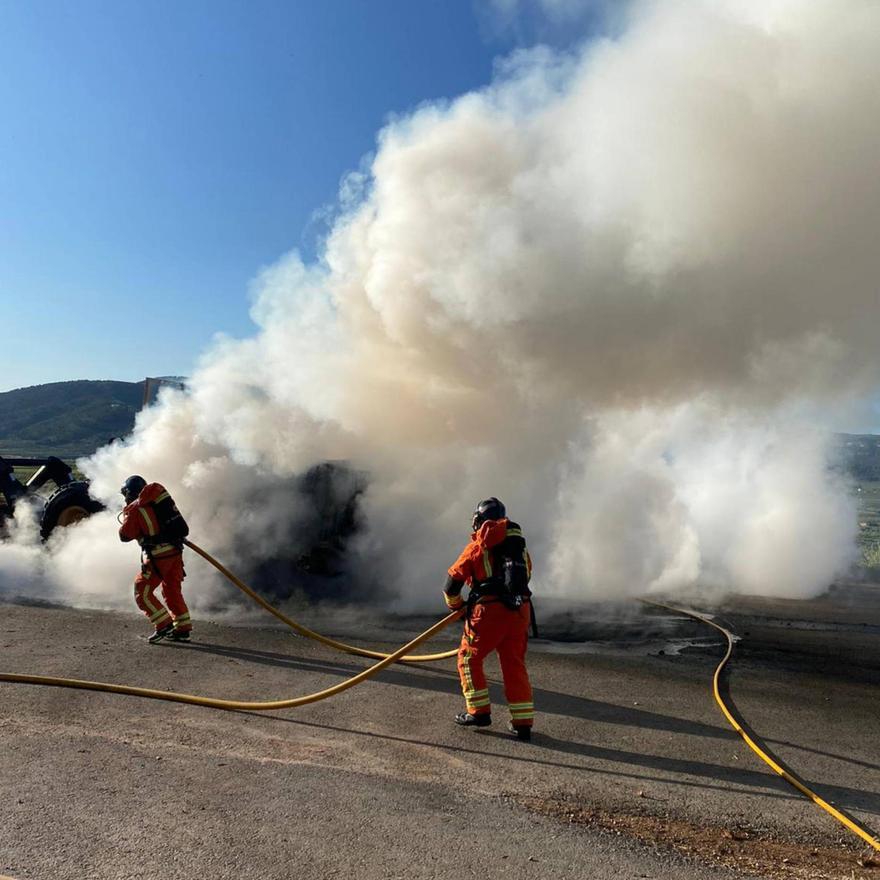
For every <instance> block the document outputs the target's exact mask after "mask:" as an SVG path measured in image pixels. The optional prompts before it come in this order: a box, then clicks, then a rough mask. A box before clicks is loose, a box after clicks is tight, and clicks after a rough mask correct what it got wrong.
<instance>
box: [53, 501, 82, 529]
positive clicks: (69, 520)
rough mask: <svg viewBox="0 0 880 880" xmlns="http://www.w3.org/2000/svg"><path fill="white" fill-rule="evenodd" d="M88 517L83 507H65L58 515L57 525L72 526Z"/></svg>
mask: <svg viewBox="0 0 880 880" xmlns="http://www.w3.org/2000/svg"><path fill="white" fill-rule="evenodd" d="M88 515H89V512H88V511H87V510H86V509H85V508H84V507H79V506H78V505H73V506H71V507H66V508H65V509H64V510H62V511H61V513H60V514H59V515H58V525H59V526H70V525H73V523H76V522H79V521H80V520H81V519H86V517H88Z"/></svg>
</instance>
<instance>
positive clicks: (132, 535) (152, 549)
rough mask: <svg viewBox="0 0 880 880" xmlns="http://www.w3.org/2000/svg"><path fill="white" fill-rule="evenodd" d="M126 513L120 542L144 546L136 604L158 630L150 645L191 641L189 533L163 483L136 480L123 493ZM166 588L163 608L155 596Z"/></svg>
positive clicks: (136, 588) (131, 480) (135, 585)
mask: <svg viewBox="0 0 880 880" xmlns="http://www.w3.org/2000/svg"><path fill="white" fill-rule="evenodd" d="M120 492H121V493H122V497H123V498H124V499H125V509H124V510H123V511H122V513H121V515H120V523H121V525H120V527H119V540H120V541H126V542H127V541H137V542H138V544H140V546H141V571H140V574H138V576H137V577H136V578H135V579H134V600H135V602H136V603H137V606H138V608H140V609H141V611H143V612H144V614H145V615H146V616H147V618H148V619H149V621H150V623H152V624H153V626H154V627H155V631H154V632H153V634H152V635H151V636H150V637H149V638H148V639H147V641H148V642H150V644H156V642H161V641H162V639H165V638H170V639H172V640H173V641H178V642H186V641H189V637H190V633H191V632H192V622H191V621H190V616H189V609H188V608H187V607H186V602H185V601H184V599H183V593H182V585H183V579H184V577H186V572H185V571H184V570H183V539H184V538H185V537H186V536H187V535H188V534H189V527H188V526H187V524H186V521H185V520H184V518H183V517H182V516H181V515H180V511H179V510H178V509H177V505H175V503H174V500H173V499H172V498H171V496H170V495H169V494H168V492H167V491H166V489H165V487H164V486H162V485H160V484H159V483H149V484H148V483H147V481H146V480H145V479H144V478H143V477H139V476H137V475H134V476H131V477H129V478H128V479H127V480H126V481H125V483H124V484H123V486H122V488H121V489H120ZM160 584H161V585H162V595H163V597H164V598H165V604H166V605H167V606H168V607H167V608H166V607H165V605H163V604H162V603H161V602H160V601H159V599H158V598H156V596H154V591H155V589H156V587H158V586H159V585H160Z"/></svg>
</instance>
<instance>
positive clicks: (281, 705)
mask: <svg viewBox="0 0 880 880" xmlns="http://www.w3.org/2000/svg"><path fill="white" fill-rule="evenodd" d="M460 617H461V613H460V612H458V611H453V612H452V614H447V615H446V617H444V618H443V619H442V620H440V621H438V622H437V623H435V624H434V625H433V626H432V627H431V628H430V629H427V630H425V631H424V632H423V633H422V634H421V635H420V636H416V637H415V638H414V639H413V640H412V641H411V642H407V644H405V645H404V646H403V647H402V648H398V650H396V651H395V652H394V653H393V654H388V655H387V656H386V657H385V659H384V660H380V661H379V662H378V663H375V664H373V665H372V666H370V667H368V668H367V669H365V670H364V671H363V672H359V673H358V674H357V675H355V676H353V677H352V678H349V679H347V680H346V681H343V682H340V683H339V684H335V685H333V687H329V688H326V689H325V690H323V691H317V692H316V693H314V694H307V695H306V696H304V697H293V698H292V699H289V700H266V701H265V702H249V701H246V700H219V699H215V698H213V697H199V696H196V695H194V694H177V693H173V692H171V691H157V690H152V689H151V688H140V687H130V686H129V685H122V684H110V683H108V682H104V681H81V680H80V679H77V678H54V677H51V676H48V675H24V674H21V673H17V672H0V681H11V682H18V683H20V684H44V685H50V686H52V687H66V688H80V689H82V690H87V691H105V692H107V693H111V694H130V695H131V696H134V697H147V698H148V699H151V700H168V701H169V702H172V703H190V704H192V705H194V706H210V707H211V708H213V709H229V710H242V709H244V710H249V711H254V712H263V711H267V710H269V709H294V708H296V707H297V706H305V705H306V704H307V703H315V702H317V701H318V700H324V699H326V698H327V697H332V696H335V695H336V694H339V693H342V691H345V690H348V689H349V688H350V687H354V686H355V685H356V684H360V683H361V682H362V681H366V679H368V678H371V677H372V676H374V675H375V674H376V673H377V672H380V671H381V670H383V669H384V668H385V667H386V666H390V665H391V664H392V663H396V662H397V661H398V660H400V659H401V658H402V657H403V656H404V655H405V654H406V652H407V651H411V650H412V649H413V648H416V647H418V646H419V645H420V644H421V643H422V642H424V641H426V640H427V639H429V638H431V636H433V635H435V634H436V633H438V632H440V630H441V629H443V628H444V627H445V626H448V625H449V624H450V623H452V622H453V621H455V620H458V619H459V618H460Z"/></svg>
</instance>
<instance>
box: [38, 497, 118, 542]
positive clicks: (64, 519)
mask: <svg viewBox="0 0 880 880" xmlns="http://www.w3.org/2000/svg"><path fill="white" fill-rule="evenodd" d="M103 509H104V505H103V504H101V502H100V501H95V499H94V498H92V496H91V495H89V484H88V483H68V484H67V485H66V486H61V488H59V489H57V490H56V491H55V492H53V493H52V495H50V496H49V500H48V501H47V502H46V506H45V507H44V508H43V516H42V518H41V520H40V534H41V535H42V536H43V540H45V539H46V538H48V537H49V535H51V534H52V530H53V529H55V528H57V527H64V526H69V525H72V524H73V523H75V522H79V521H80V520H81V519H85V518H86V517H88V516H91V515H92V514H93V513H97V512H98V511H99V510H103Z"/></svg>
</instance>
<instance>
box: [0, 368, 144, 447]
mask: <svg viewBox="0 0 880 880" xmlns="http://www.w3.org/2000/svg"><path fill="white" fill-rule="evenodd" d="M143 396H144V383H143V382H110V381H87V380H80V381H75V382H52V383H50V384H48V385H34V386H32V387H30V388H18V389H16V390H15V391H5V392H2V393H0V455H20V456H43V455H57V456H59V457H61V458H76V457H78V456H82V455H90V454H91V453H92V452H94V451H95V450H96V449H97V448H98V447H99V446H103V445H104V444H105V443H106V442H107V441H108V440H110V438H112V437H120V436H122V435H124V434H127V433H129V431H131V429H132V427H133V426H134V417H135V414H136V413H137V411H138V410H139V409H140V408H141V403H142V401H143Z"/></svg>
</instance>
